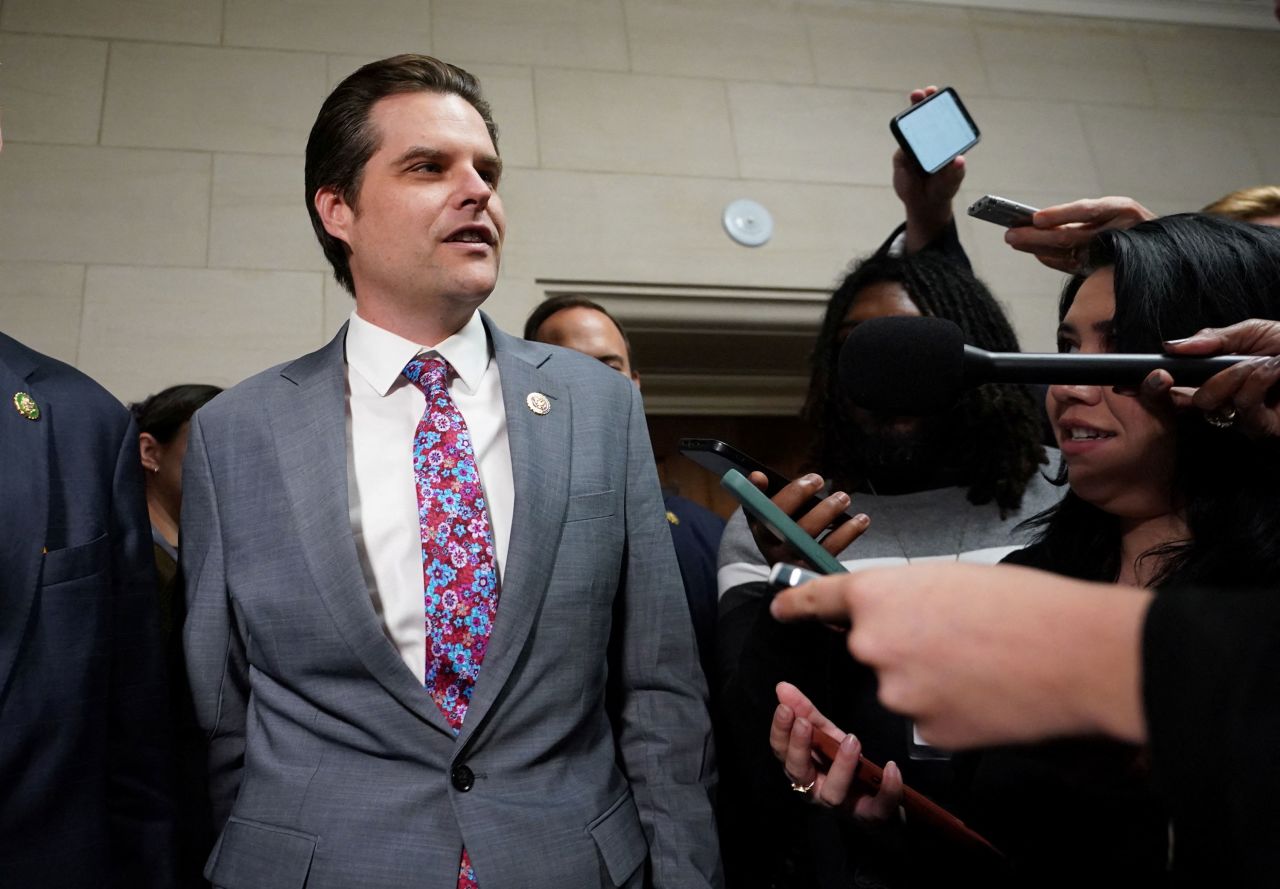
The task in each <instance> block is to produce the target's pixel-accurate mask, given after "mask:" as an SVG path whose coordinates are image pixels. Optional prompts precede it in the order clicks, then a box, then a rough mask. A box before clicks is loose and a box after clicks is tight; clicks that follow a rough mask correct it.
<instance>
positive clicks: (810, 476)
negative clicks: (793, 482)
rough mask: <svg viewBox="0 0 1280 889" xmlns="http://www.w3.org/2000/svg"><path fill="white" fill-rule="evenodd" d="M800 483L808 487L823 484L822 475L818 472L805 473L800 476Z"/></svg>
mask: <svg viewBox="0 0 1280 889" xmlns="http://www.w3.org/2000/svg"><path fill="white" fill-rule="evenodd" d="M800 484H802V485H804V486H806V487H811V486H813V485H820V484H822V476H820V475H818V474H817V473H816V472H809V473H805V474H804V475H802V476H800Z"/></svg>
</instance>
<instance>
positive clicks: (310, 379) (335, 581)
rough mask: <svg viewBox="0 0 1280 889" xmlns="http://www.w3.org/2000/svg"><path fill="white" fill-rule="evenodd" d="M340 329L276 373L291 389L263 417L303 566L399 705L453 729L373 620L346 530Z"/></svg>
mask: <svg viewBox="0 0 1280 889" xmlns="http://www.w3.org/2000/svg"><path fill="white" fill-rule="evenodd" d="M346 334H347V328H346V326H345V325H343V328H342V330H341V331H339V332H338V335H337V336H336V337H335V338H334V339H333V341H332V342H330V343H329V345H327V346H325V347H324V348H323V349H321V350H320V351H319V352H313V353H312V354H310V355H307V356H304V357H303V358H300V359H298V360H297V361H295V362H294V363H293V364H290V365H289V366H288V367H286V368H285V369H284V370H283V371H281V376H283V377H284V378H285V379H286V380H289V381H290V382H292V383H294V384H295V385H296V386H297V392H296V394H294V393H290V394H291V396H292V397H288V398H283V399H281V400H280V404H277V405H273V406H272V409H271V411H270V422H271V427H272V432H273V435H274V437H275V442H276V453H277V455H278V457H279V460H280V470H281V474H282V476H283V478H284V486H285V490H286V492H287V496H288V498H289V502H290V506H291V508H292V510H293V514H294V519H295V521H296V522H297V527H298V529H299V536H300V538H301V539H300V543H301V546H302V550H303V553H304V556H305V559H306V563H307V568H308V570H309V572H310V574H311V578H312V580H313V581H314V583H315V586H316V589H318V590H319V591H320V596H321V598H322V599H323V600H324V604H325V607H326V609H327V610H328V612H329V615H330V617H331V618H332V619H333V622H334V624H335V625H336V627H337V629H338V632H339V633H341V634H342V636H343V638H344V639H345V640H346V642H347V644H348V645H349V646H350V647H351V650H352V651H353V652H355V654H356V655H357V656H358V657H359V658H360V660H361V661H362V662H363V663H364V665H365V668H366V669H368V671H369V672H370V673H371V674H372V675H373V676H374V677H375V678H376V679H377V680H378V682H380V683H381V684H382V685H383V687H385V688H386V689H387V691H388V692H390V693H391V694H392V695H393V696H394V697H395V698H396V699H397V700H399V701H400V702H401V703H402V704H403V705H404V706H405V707H407V708H409V709H410V710H412V711H413V712H414V713H415V714H417V715H418V716H419V717H420V718H422V719H423V720H425V721H426V722H429V723H431V724H432V725H433V726H435V727H436V728H438V729H440V730H441V731H443V732H445V733H447V734H448V735H450V736H452V735H453V731H452V729H451V728H450V727H449V724H448V722H447V721H446V720H445V718H444V715H443V714H442V713H441V712H440V709H439V708H438V707H437V706H436V705H435V703H434V702H433V701H432V700H431V697H430V696H429V695H427V694H426V692H425V691H424V690H423V688H422V684H421V683H419V682H418V681H417V680H416V679H415V677H414V676H413V674H412V673H411V672H410V671H409V670H408V668H407V667H405V665H404V661H403V660H401V658H400V655H399V653H398V652H397V651H396V649H395V646H393V645H392V644H391V642H390V640H389V639H388V638H387V636H386V634H385V633H384V632H383V631H382V627H381V625H380V623H379V621H378V616H377V614H376V613H375V612H374V610H373V603H372V601H371V599H370V596H369V591H368V589H367V587H366V585H365V579H364V572H363V571H362V570H361V568H360V559H359V555H358V554H357V553H356V547H355V541H354V539H353V538H352V535H351V520H350V501H349V498H348V496H347V430H346V360H345V358H344V344H345V342H346Z"/></svg>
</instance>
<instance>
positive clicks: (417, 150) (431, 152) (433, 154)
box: [391, 145, 444, 167]
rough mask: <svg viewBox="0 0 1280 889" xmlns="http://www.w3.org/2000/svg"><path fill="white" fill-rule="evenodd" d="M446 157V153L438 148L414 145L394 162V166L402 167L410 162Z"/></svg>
mask: <svg viewBox="0 0 1280 889" xmlns="http://www.w3.org/2000/svg"><path fill="white" fill-rule="evenodd" d="M442 157H444V152H443V151H441V150H440V149H438V148H428V147H426V146H425V145H414V146H413V147H412V148H409V149H406V150H405V152H404V153H403V154H401V155H400V156H399V157H398V158H396V159H395V160H394V161H392V162H391V163H392V165H393V166H396V167H398V166H400V165H401V164H405V163H408V162H409V161H424V160H426V161H431V160H439V159H440V158H442Z"/></svg>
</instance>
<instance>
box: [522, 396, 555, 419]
mask: <svg viewBox="0 0 1280 889" xmlns="http://www.w3.org/2000/svg"><path fill="white" fill-rule="evenodd" d="M524 403H525V406H527V407H528V408H529V410H531V411H533V412H534V413H535V414H537V415H538V416H539V417H545V416H546V415H547V414H549V413H551V399H550V398H547V396H545V395H543V394H542V393H541V392H530V393H529V394H528V395H527V396H525V399H524Z"/></svg>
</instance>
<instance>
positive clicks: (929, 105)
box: [897, 90, 978, 173]
mask: <svg viewBox="0 0 1280 889" xmlns="http://www.w3.org/2000/svg"><path fill="white" fill-rule="evenodd" d="M897 126H898V132H899V133H901V134H902V138H903V139H904V140H905V141H906V142H907V143H908V144H909V145H910V146H911V151H912V153H913V154H914V155H915V156H916V160H917V161H919V163H920V166H921V167H923V168H924V170H925V172H927V173H933V172H935V171H937V170H939V169H941V168H942V167H944V166H946V165H947V163H948V162H950V160H951V159H952V158H953V157H955V156H956V155H957V154H960V153H961V152H964V151H966V150H967V149H968V148H969V147H970V146H972V145H973V144H974V142H976V141H977V139H978V132H977V129H976V128H975V127H974V125H973V122H972V121H971V120H970V118H969V115H968V114H966V113H965V110H964V108H963V106H961V105H960V103H959V101H958V100H957V99H956V95H955V93H954V92H952V91H951V90H943V91H942V92H940V93H938V94H937V95H935V96H933V97H932V98H930V99H929V100H927V101H925V102H921V103H920V104H919V105H917V106H916V107H915V108H914V109H912V110H911V111H909V112H907V113H906V114H903V115H901V116H899V117H898V118H897Z"/></svg>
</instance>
